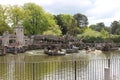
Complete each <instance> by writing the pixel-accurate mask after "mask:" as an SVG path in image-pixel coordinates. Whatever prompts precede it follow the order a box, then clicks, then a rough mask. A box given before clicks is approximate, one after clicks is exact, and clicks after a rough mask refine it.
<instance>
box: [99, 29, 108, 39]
mask: <svg viewBox="0 0 120 80" xmlns="http://www.w3.org/2000/svg"><path fill="white" fill-rule="evenodd" d="M101 36H102V37H103V38H107V37H108V36H109V33H108V32H107V31H106V30H105V29H104V28H103V29H102V30H101Z"/></svg>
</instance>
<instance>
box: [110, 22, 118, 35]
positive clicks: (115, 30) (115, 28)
mask: <svg viewBox="0 0 120 80" xmlns="http://www.w3.org/2000/svg"><path fill="white" fill-rule="evenodd" d="M111 33H112V34H117V35H120V22H118V21H114V22H112V23H111Z"/></svg>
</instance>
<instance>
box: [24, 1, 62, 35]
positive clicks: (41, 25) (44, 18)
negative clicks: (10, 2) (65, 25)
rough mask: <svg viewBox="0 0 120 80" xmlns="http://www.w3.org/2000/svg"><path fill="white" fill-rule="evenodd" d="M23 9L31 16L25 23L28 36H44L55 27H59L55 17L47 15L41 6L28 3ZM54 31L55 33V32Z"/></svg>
mask: <svg viewBox="0 0 120 80" xmlns="http://www.w3.org/2000/svg"><path fill="white" fill-rule="evenodd" d="M23 8H24V10H25V11H27V12H28V15H29V17H28V18H26V19H25V20H24V22H23V25H24V28H25V33H26V34H31V35H34V34H44V32H46V31H48V30H49V29H50V30H52V29H53V28H54V27H58V26H57V25H56V22H55V20H54V17H53V15H51V14H49V13H46V12H45V11H44V10H43V9H42V7H40V6H39V5H36V4H34V3H26V4H24V6H23ZM57 29H59V28H57ZM59 30H60V29H59ZM52 31H53V32H54V30H52Z"/></svg>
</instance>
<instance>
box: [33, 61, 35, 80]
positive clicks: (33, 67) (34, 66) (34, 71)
mask: <svg viewBox="0 0 120 80" xmlns="http://www.w3.org/2000/svg"><path fill="white" fill-rule="evenodd" d="M34 69H35V63H34V62H33V80H35V70H34Z"/></svg>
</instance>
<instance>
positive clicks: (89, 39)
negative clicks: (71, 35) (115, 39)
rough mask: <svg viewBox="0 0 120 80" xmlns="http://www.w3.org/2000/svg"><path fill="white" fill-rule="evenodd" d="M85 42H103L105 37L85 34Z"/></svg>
mask: <svg viewBox="0 0 120 80" xmlns="http://www.w3.org/2000/svg"><path fill="white" fill-rule="evenodd" d="M83 42H85V43H94V42H96V43H102V42H104V38H102V37H95V36H85V37H84V38H83Z"/></svg>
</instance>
